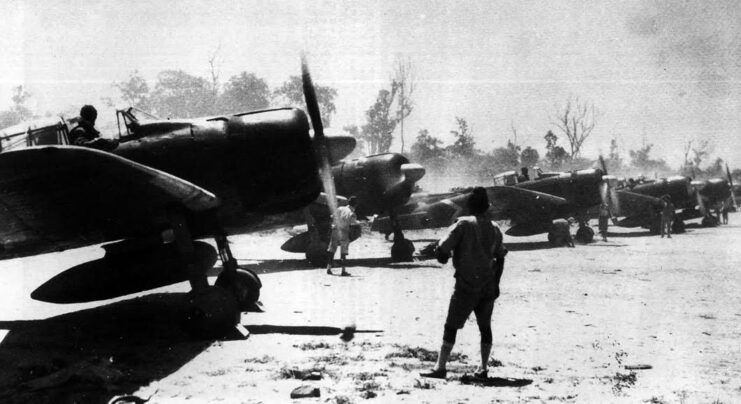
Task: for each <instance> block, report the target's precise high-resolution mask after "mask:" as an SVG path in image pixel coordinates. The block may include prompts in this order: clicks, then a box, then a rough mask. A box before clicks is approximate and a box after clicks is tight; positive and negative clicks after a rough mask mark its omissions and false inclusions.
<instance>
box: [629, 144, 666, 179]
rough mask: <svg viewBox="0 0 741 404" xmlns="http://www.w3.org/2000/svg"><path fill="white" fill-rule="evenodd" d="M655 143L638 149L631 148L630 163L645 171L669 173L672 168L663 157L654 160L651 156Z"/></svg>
mask: <svg viewBox="0 0 741 404" xmlns="http://www.w3.org/2000/svg"><path fill="white" fill-rule="evenodd" d="M652 147H653V144H650V143H648V144H644V145H643V146H642V147H641V148H640V149H638V150H630V151H629V152H628V154H629V155H630V164H631V165H632V166H633V167H635V168H637V169H638V170H640V171H642V172H644V173H650V172H654V173H659V172H661V173H667V172H670V171H671V170H670V169H669V167H668V166H667V165H666V161H664V160H663V159H658V160H653V159H651V157H650V154H651V148H652Z"/></svg>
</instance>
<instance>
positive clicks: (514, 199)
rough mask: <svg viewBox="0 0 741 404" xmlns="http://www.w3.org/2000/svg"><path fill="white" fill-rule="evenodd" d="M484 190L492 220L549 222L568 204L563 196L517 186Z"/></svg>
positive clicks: (518, 222) (494, 187) (519, 222)
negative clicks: (489, 203)
mask: <svg viewBox="0 0 741 404" xmlns="http://www.w3.org/2000/svg"><path fill="white" fill-rule="evenodd" d="M486 191H487V193H488V194H489V201H490V202H491V204H492V206H491V208H490V209H489V211H490V213H491V215H492V218H493V219H494V220H510V221H512V222H513V223H517V224H521V223H530V222H541V221H547V222H548V224H550V222H551V220H553V219H554V218H556V217H558V216H559V213H560V212H561V211H563V210H564V209H565V208H567V207H568V206H569V202H568V201H567V200H566V199H565V198H561V197H559V196H555V195H551V194H546V193H543V192H537V191H533V190H529V189H524V188H519V187H510V186H493V187H489V188H487V189H486Z"/></svg>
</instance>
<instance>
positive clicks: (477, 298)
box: [420, 187, 507, 379]
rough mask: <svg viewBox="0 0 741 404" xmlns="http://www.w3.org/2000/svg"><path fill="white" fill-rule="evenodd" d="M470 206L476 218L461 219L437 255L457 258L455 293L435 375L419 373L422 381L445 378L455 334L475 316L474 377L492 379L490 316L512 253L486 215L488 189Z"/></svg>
mask: <svg viewBox="0 0 741 404" xmlns="http://www.w3.org/2000/svg"><path fill="white" fill-rule="evenodd" d="M468 208H469V211H470V212H471V214H472V216H462V217H460V218H458V221H457V222H456V223H455V224H454V225H453V226H451V227H450V228H449V229H448V233H447V235H446V236H445V237H444V238H442V239H441V240H440V243H439V246H438V248H437V251H436V256H437V260H438V261H439V262H440V263H443V264H444V263H446V262H447V261H448V259H449V257H450V256H451V254H452V256H453V267H455V289H454V291H453V295H452V296H451V298H450V304H449V306H448V316H447V318H446V320H445V328H444V331H443V343H442V347H441V348H440V355H438V358H437V364H436V365H435V367H434V368H433V369H432V371H430V372H427V373H420V376H422V377H432V378H437V379H444V378H445V377H446V375H447V369H446V367H445V366H446V363H447V361H448V357H449V356H450V353H451V351H452V350H453V345H454V344H455V337H456V334H457V333H458V330H459V329H461V328H463V325H464V324H465V322H466V320H467V319H468V316H469V315H470V314H471V312H473V313H475V314H476V322H477V323H478V327H479V331H480V333H481V366H480V367H479V369H478V370H477V371H476V373H475V374H474V376H475V377H478V378H486V377H487V376H488V374H487V365H488V362H489V354H490V353H491V345H492V333H491V314H492V311H493V309H494V300H496V298H497V297H499V280H500V279H501V277H502V271H503V269H504V256H505V255H506V254H507V250H506V249H505V248H504V245H503V244H502V232H501V231H500V230H499V228H498V227H497V226H496V225H495V224H493V223H492V222H491V220H490V219H489V218H488V217H487V216H486V211H487V210H488V208H489V198H488V197H487V195H486V190H485V189H484V188H482V187H477V188H474V190H473V192H472V193H471V195H469V197H468Z"/></svg>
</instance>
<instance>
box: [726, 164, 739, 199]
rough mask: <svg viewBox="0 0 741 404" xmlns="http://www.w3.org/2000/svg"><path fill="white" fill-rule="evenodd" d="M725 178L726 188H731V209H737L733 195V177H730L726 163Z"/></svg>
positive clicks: (734, 195)
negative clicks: (726, 181)
mask: <svg viewBox="0 0 741 404" xmlns="http://www.w3.org/2000/svg"><path fill="white" fill-rule="evenodd" d="M726 176H727V177H728V184H729V185H728V186H729V187H730V188H731V200H732V201H733V207H734V208H738V204H737V203H736V194H734V193H733V177H732V176H731V170H730V169H728V163H726Z"/></svg>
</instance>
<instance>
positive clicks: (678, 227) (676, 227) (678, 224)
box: [672, 218, 685, 234]
mask: <svg viewBox="0 0 741 404" xmlns="http://www.w3.org/2000/svg"><path fill="white" fill-rule="evenodd" d="M684 230H685V229H684V221H682V220H678V219H676V218H675V219H674V222H672V233H674V234H680V233H684Z"/></svg>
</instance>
